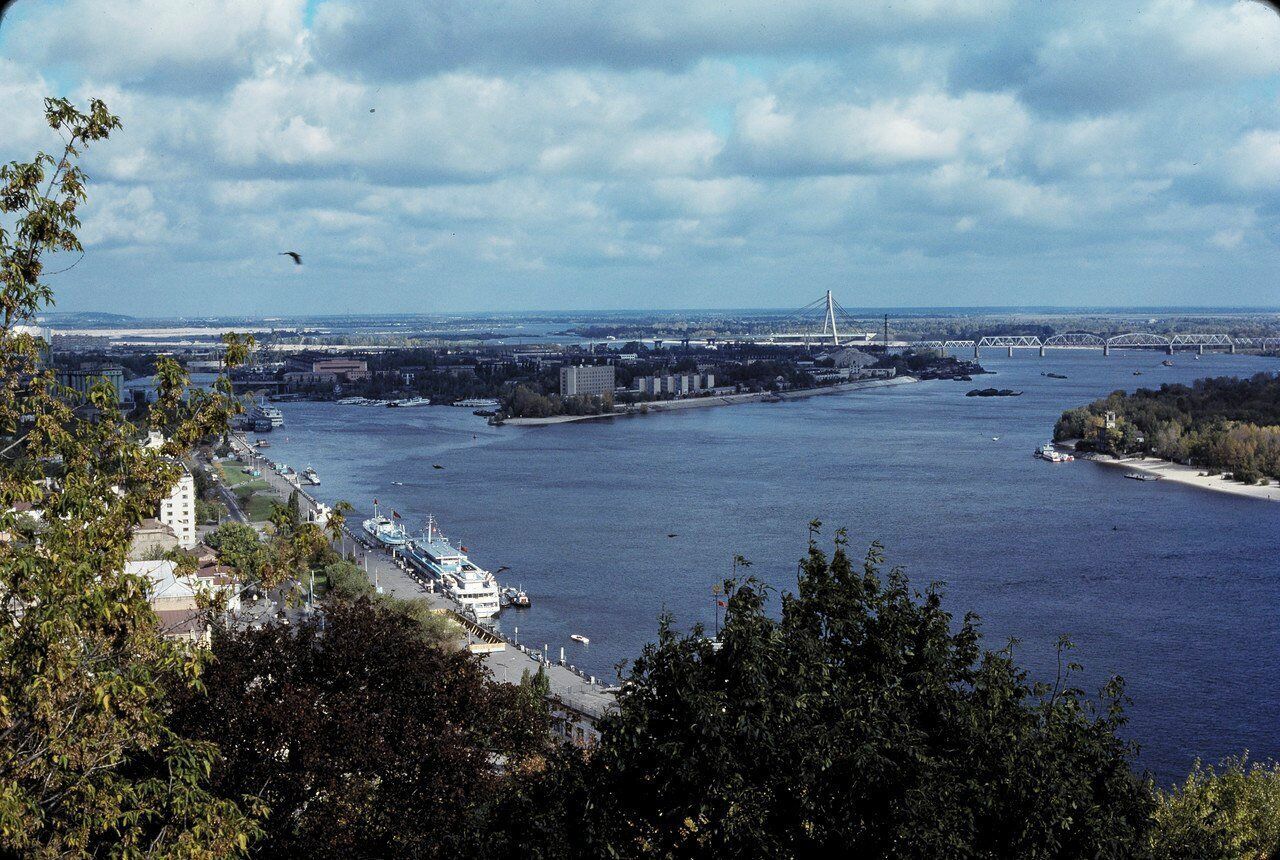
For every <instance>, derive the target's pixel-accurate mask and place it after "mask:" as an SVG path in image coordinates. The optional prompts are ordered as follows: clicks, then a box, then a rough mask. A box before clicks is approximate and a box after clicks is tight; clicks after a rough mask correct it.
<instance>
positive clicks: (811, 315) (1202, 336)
mask: <svg viewBox="0 0 1280 860" xmlns="http://www.w3.org/2000/svg"><path fill="white" fill-rule="evenodd" d="M779 328H780V331H777V332H774V333H770V334H765V335H754V336H750V337H745V338H734V339H735V340H747V341H753V342H755V343H761V344H776V345H778V346H820V345H824V344H825V345H831V346H841V345H850V346H851V345H855V344H856V345H863V346H881V347H885V346H887V347H888V348H890V349H895V348H896V349H905V348H909V349H917V350H920V349H934V350H939V351H941V352H942V353H943V354H946V353H947V352H961V351H963V352H972V354H973V356H974V357H975V358H978V357H980V356H981V355H982V351H983V350H984V349H986V350H991V349H1003V350H1005V351H1006V352H1007V354H1008V355H1009V356H1013V355H1014V350H1028V349H1034V350H1036V351H1037V352H1038V353H1039V354H1040V355H1042V356H1043V355H1045V353H1046V352H1047V351H1048V350H1051V349H1053V350H1057V349H1100V350H1102V354H1103V355H1110V354H1111V351H1112V350H1114V349H1154V350H1161V351H1163V352H1166V353H1168V354H1170V355H1172V354H1173V353H1174V352H1175V351H1177V350H1195V351H1196V352H1197V353H1199V354H1204V352H1205V351H1206V350H1222V351H1225V352H1230V353H1234V352H1235V351H1236V350H1237V349H1261V350H1270V349H1280V336H1276V337H1233V336H1230V335H1226V334H1221V333H1187V332H1178V333H1172V332H1170V333H1159V332H1145V331H1131V332H1124V333H1121V334H1112V335H1102V334H1094V333H1092V332H1066V333H1063V334H1055V335H1052V336H1050V337H1046V338H1041V337H1039V336H1037V335H990V336H986V337H980V338H976V339H973V340H896V341H894V340H888V333H889V327H888V323H887V321H886V323H885V325H884V328H883V330H881V331H876V330H875V329H876V328H878V326H876V325H875V324H874V323H871V324H868V323H866V322H859V321H858V320H857V319H856V318H855V317H854V316H853V315H852V314H850V313H849V312H848V311H846V310H845V309H844V308H843V307H842V306H841V305H840V303H839V302H838V301H836V299H835V297H834V296H833V295H832V293H831V291H830V290H828V291H827V293H826V295H824V296H821V297H819V298H817V299H815V300H813V301H812V302H810V303H809V304H807V305H805V306H804V307H802V308H800V309H799V310H797V311H795V312H794V313H793V314H791V315H790V316H788V317H786V318H784V319H783V320H782V322H781V323H780V325H779Z"/></svg>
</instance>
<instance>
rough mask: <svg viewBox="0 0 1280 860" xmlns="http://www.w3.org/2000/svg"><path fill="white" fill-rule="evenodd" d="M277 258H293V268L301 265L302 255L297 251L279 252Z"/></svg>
mask: <svg viewBox="0 0 1280 860" xmlns="http://www.w3.org/2000/svg"><path fill="white" fill-rule="evenodd" d="M279 256H281V257H291V258H293V263H294V265H295V266H301V265H302V255H301V254H299V253H298V252H297V251H281V252H280V255H279Z"/></svg>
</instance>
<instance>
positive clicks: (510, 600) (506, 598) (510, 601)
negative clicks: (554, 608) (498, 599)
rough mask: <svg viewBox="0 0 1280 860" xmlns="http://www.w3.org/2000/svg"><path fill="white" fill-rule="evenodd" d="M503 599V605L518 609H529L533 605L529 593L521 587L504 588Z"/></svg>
mask: <svg viewBox="0 0 1280 860" xmlns="http://www.w3.org/2000/svg"><path fill="white" fill-rule="evenodd" d="M502 601H503V602H502V605H503V606H512V607H515V608H516V609H528V608H529V607H530V606H532V605H533V602H532V601H530V600H529V595H528V594H526V593H525V592H524V591H523V590H522V589H519V588H504V589H502Z"/></svg>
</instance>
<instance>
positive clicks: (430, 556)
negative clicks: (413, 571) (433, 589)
mask: <svg viewBox="0 0 1280 860" xmlns="http://www.w3.org/2000/svg"><path fill="white" fill-rule="evenodd" d="M408 552H409V554H410V556H411V557H412V558H413V559H414V560H415V561H417V562H418V563H419V564H421V565H422V566H423V567H424V568H426V569H427V571H428V572H429V573H430V574H431V575H432V576H434V577H435V578H436V579H438V580H439V581H440V585H441V587H442V588H443V589H444V592H445V594H447V595H449V597H451V598H453V599H454V600H456V601H457V602H458V603H460V604H461V605H462V607H463V608H464V609H469V610H470V611H471V612H473V613H475V616H476V618H492V617H493V616H495V615H497V614H498V608H499V603H498V582H497V580H495V579H494V578H493V574H491V573H489V571H487V570H485V569H484V568H481V567H479V566H477V565H475V564H474V563H472V561H471V559H469V558H467V554H466V547H461V548H459V547H455V546H454V545H453V544H451V543H449V541H448V540H447V539H446V538H445V536H444V535H442V534H440V533H439V532H437V531H436V521H435V517H430V518H428V519H427V527H426V529H425V530H424V531H423V533H422V537H421V538H419V539H417V540H414V541H411V542H410V544H409V547H408Z"/></svg>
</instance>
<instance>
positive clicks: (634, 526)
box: [270, 352, 1280, 782]
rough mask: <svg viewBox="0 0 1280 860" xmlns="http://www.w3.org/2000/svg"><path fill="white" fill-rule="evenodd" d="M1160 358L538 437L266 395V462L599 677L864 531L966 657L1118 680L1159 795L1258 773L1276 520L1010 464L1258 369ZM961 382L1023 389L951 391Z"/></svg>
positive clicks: (1042, 466) (1019, 370)
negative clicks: (1072, 428)
mask: <svg viewBox="0 0 1280 860" xmlns="http://www.w3.org/2000/svg"><path fill="white" fill-rule="evenodd" d="M1162 358H1164V356H1163V355H1160V354H1157V353H1128V354H1125V353H1120V354H1116V355H1113V356H1111V357H1110V358H1104V357H1103V356H1102V355H1100V354H1098V353H1096V352H1059V353H1051V354H1050V355H1049V357H1047V358H1044V359H1040V358H1037V357H1036V356H1035V354H1034V353H1023V354H1020V355H1019V356H1018V357H1015V358H1012V359H1010V358H1007V357H1005V356H1004V355H1003V354H1000V355H999V356H994V355H993V356H985V355H984V356H983V359H982V361H983V364H984V366H985V367H987V368H988V369H989V370H994V371H996V372H997V374H998V375H996V376H990V377H985V378H975V381H974V383H964V382H949V381H940V382H924V383H920V384H918V385H905V386H899V387H895V388H887V389H880V390H871V391H863V392H853V393H848V394H841V395H832V396H822V397H813V398H810V399H807V400H800V401H795V402H789V403H778V404H768V403H755V404H746V405H740V406H732V407H723V408H711V409H694V410H687V411H684V412H679V413H667V414H663V415H650V416H646V417H636V418H627V419H617V420H612V421H598V422H582V423H575V424H562V425H557V426H551V427H539V428H519V427H499V428H491V427H488V426H486V425H485V423H484V421H483V419H480V418H476V417H474V416H473V415H471V413H470V410H466V409H454V408H450V407H429V408H418V409H385V408H359V407H352V406H337V405H335V404H322V403H289V404H282V405H281V408H282V409H283V411H284V414H285V418H286V422H287V423H286V425H285V426H284V427H283V428H282V429H280V430H277V431H276V432H275V433H273V434H271V441H272V446H273V447H272V449H271V451H270V453H271V455H272V457H273V458H274V459H276V460H282V461H284V462H287V463H289V464H291V465H293V466H295V467H297V468H299V469H300V468H302V467H303V466H306V465H308V464H310V465H313V466H315V468H316V469H317V470H318V471H319V472H320V475H321V478H322V480H323V484H322V486H320V487H317V488H314V489H315V490H316V491H318V492H317V495H318V496H319V497H320V498H322V499H325V500H328V501H333V500H336V499H346V500H348V501H350V502H351V503H352V504H354V505H355V506H356V508H357V510H358V511H360V512H361V514H364V513H365V512H367V511H369V510H370V507H371V504H372V500H373V499H374V498H377V499H379V500H380V501H381V503H382V505H383V509H384V511H385V510H386V509H390V508H393V509H395V510H396V511H398V512H399V513H400V514H401V515H402V516H403V517H404V520H405V522H406V523H409V524H411V525H412V527H413V528H414V529H416V528H417V527H418V526H419V525H420V524H421V523H423V522H424V521H425V519H426V517H427V515H428V514H434V515H435V517H436V519H437V520H438V521H439V522H440V523H441V524H442V525H443V528H444V530H445V533H446V534H447V535H448V536H449V537H450V538H452V539H454V540H455V542H460V543H462V544H464V545H466V546H467V547H468V549H469V550H470V553H471V556H472V558H473V559H474V560H475V561H476V562H478V563H479V564H481V565H482V566H484V567H487V568H489V569H490V570H496V569H497V568H499V567H501V566H503V565H505V566H508V567H509V568H510V570H509V571H506V572H504V573H502V574H501V576H500V577H499V578H500V580H501V581H502V583H503V584H504V585H517V584H518V585H521V586H523V587H524V588H525V589H526V590H527V591H528V592H529V593H530V595H531V596H532V598H533V604H534V605H533V608H531V609H528V610H507V611H506V612H504V614H503V616H502V618H501V620H500V624H501V626H502V627H503V628H504V629H505V630H506V631H507V632H508V633H511V632H514V628H517V627H518V628H519V629H518V637H519V640H520V641H521V642H522V643H528V644H532V645H535V646H541V645H543V644H544V643H545V644H546V645H548V646H549V650H550V653H551V655H552V656H557V655H558V653H559V649H560V648H561V647H564V648H565V649H566V654H567V656H568V658H569V660H570V662H573V663H575V664H576V665H578V666H580V667H582V668H584V669H586V670H587V671H589V672H592V673H594V674H596V675H597V676H601V677H607V678H612V677H614V675H615V668H614V667H615V664H617V663H619V661H622V660H626V659H630V658H632V657H634V656H635V655H636V654H638V653H639V651H640V648H641V646H642V645H643V644H644V643H645V642H647V641H650V640H651V639H653V638H654V636H655V630H656V624H657V617H658V615H659V613H660V612H662V611H663V610H664V609H669V610H671V611H672V612H674V613H675V615H676V618H677V622H678V623H679V624H681V625H687V624H690V623H692V622H695V621H702V622H705V623H706V624H707V625H708V627H710V626H713V625H714V623H715V611H716V610H715V602H714V597H713V596H712V593H711V589H712V586H713V584H715V583H717V582H719V581H721V580H723V579H724V578H725V577H726V576H728V575H729V574H730V572H731V560H732V558H733V556H734V554H741V555H744V556H746V557H747V558H749V559H750V560H751V561H752V562H753V566H752V567H751V573H752V574H754V575H755V576H757V577H761V578H763V579H764V580H766V581H767V582H768V583H769V584H771V585H772V586H774V587H776V588H778V589H787V588H790V587H793V586H794V583H795V574H796V562H797V560H798V559H799V558H800V556H801V555H802V554H803V552H804V549H805V546H806V538H807V523H808V522H809V521H810V520H811V519H814V518H818V519H820V520H822V522H823V523H824V526H823V536H824V540H826V539H829V538H830V536H831V534H832V532H833V531H834V530H835V529H836V528H837V527H840V526H843V527H846V528H847V529H848V530H849V534H850V537H851V543H852V544H853V548H854V549H855V551H857V552H859V553H860V552H861V548H863V547H864V546H865V545H867V544H869V543H870V542H871V541H873V540H879V541H881V542H882V543H884V544H885V546H886V547H887V550H888V554H889V560H890V563H891V564H900V565H903V566H905V567H906V569H907V571H908V573H909V574H910V575H911V577H912V579H913V582H914V583H915V584H917V585H919V586H920V587H923V586H925V585H926V584H928V583H929V582H930V581H935V580H940V581H943V582H945V583H946V593H947V597H946V605H947V606H948V608H949V609H950V610H951V611H952V613H953V614H954V615H955V616H956V617H957V618H958V617H959V616H961V615H962V614H963V613H964V612H965V611H967V610H973V611H975V612H977V613H978V614H979V615H980V616H981V617H982V628H983V630H984V633H985V636H986V642H987V645H988V646H989V647H1001V646H1003V645H1004V644H1005V643H1006V641H1007V640H1008V639H1009V637H1016V638H1017V639H1018V640H1020V643H1021V644H1020V645H1019V646H1018V648H1017V651H1016V656H1017V659H1018V660H1019V662H1020V663H1022V664H1023V665H1025V666H1027V667H1029V668H1030V669H1031V670H1032V672H1033V674H1034V675H1036V676H1037V677H1042V678H1049V677H1051V675H1050V672H1051V671H1052V667H1053V666H1054V665H1055V657H1054V643H1055V641H1056V640H1057V638H1058V636H1059V634H1067V635H1069V636H1070V637H1071V638H1072V640H1073V641H1074V642H1075V645H1076V650H1075V653H1074V657H1075V659H1077V660H1079V661H1080V662H1082V663H1084V664H1085V666H1086V674H1085V676H1084V678H1082V679H1080V680H1081V681H1082V682H1083V684H1084V686H1085V687H1086V688H1087V689H1090V690H1094V689H1096V687H1097V685H1098V683H1099V682H1100V681H1101V680H1102V679H1103V678H1105V677H1106V676H1107V675H1110V674H1112V673H1116V674H1120V675H1123V676H1124V678H1125V679H1126V680H1127V682H1128V691H1129V695H1130V696H1131V697H1132V700H1133V703H1132V706H1131V708H1130V711H1129V713H1130V716H1131V723H1130V726H1129V729H1128V731H1129V734H1130V736H1131V737H1133V738H1134V739H1135V740H1137V741H1138V742H1139V743H1140V744H1141V754H1140V764H1141V766H1143V767H1145V768H1147V769H1149V770H1150V771H1151V772H1152V773H1153V774H1154V775H1155V776H1156V777H1157V778H1158V779H1159V780H1160V781H1161V782H1168V781H1171V780H1174V779H1177V778H1179V777H1180V776H1182V775H1183V774H1185V773H1186V771H1187V770H1188V768H1189V767H1190V766H1191V763H1192V761H1193V760H1194V759H1195V758H1196V757H1197V756H1198V757H1201V758H1203V759H1205V760H1207V761H1216V760H1217V759H1219V758H1221V757H1223V756H1226V755H1230V754H1236V753H1240V752H1242V751H1244V750H1246V749H1247V750H1249V751H1250V754H1251V755H1252V756H1253V757H1254V758H1255V759H1257V758H1280V712H1278V706H1280V686H1277V685H1276V683H1275V679H1276V677H1277V676H1280V614H1278V612H1277V608H1278V607H1280V504H1272V503H1269V502H1264V501H1258V500H1251V499H1243V498H1238V497H1234V496H1230V495H1226V494H1222V493H1215V492H1210V491H1206V490H1198V489H1194V488H1185V487H1179V486H1176V485H1172V484H1170V483H1168V482H1165V483H1142V482H1138V481H1130V480H1125V478H1124V476H1123V470H1120V469H1116V468H1114V467H1105V466H1099V465H1096V464H1093V463H1088V462H1075V463H1068V464H1061V465H1053V464H1049V463H1046V462H1043V461H1040V460H1036V459H1033V458H1032V456H1031V454H1032V451H1033V449H1034V448H1035V447H1036V446H1037V445H1039V444H1040V443H1042V442H1044V441H1045V440H1046V439H1047V438H1048V437H1049V436H1050V434H1051V431H1052V428H1053V424H1054V421H1055V420H1056V419H1057V417H1058V415H1059V414H1060V412H1061V411H1062V410H1063V409H1065V408H1068V407H1071V406H1075V405H1079V404H1084V403H1086V402H1088V401H1090V400H1092V399H1094V398H1096V397H1099V396H1102V395H1105V394H1106V393H1108V392H1110V391H1113V390H1116V389H1121V388H1124V389H1132V388H1135V387H1137V386H1138V385H1145V386H1154V385H1157V384H1159V383H1161V382H1166V381H1177V382H1190V381H1192V380H1193V379H1196V378H1198V377H1201V376H1210V375H1225V374H1233V375H1243V374H1251V373H1254V372H1257V371H1260V370H1266V369H1272V370H1274V369H1277V368H1280V362H1277V361H1275V360H1270V359H1263V358H1258V357H1250V356H1228V355H1207V356H1205V357H1204V359H1203V360H1194V359H1193V358H1192V356H1190V355H1181V354H1180V355H1178V356H1177V357H1176V358H1175V366H1174V367H1171V368H1165V367H1161V365H1160V361H1161V359H1162ZM1135 369H1141V370H1142V371H1143V375H1142V376H1141V377H1138V376H1134V375H1133V371H1134V370H1135ZM1046 371H1047V372H1057V373H1062V374H1065V375H1066V376H1067V377H1068V378H1067V379H1050V378H1048V377H1045V376H1043V375H1042V373H1043V372H1046ZM986 385H995V386H997V387H1006V388H1014V389H1021V390H1023V391H1024V392H1025V394H1024V395H1023V396H1022V397H1016V398H974V397H968V398H967V397H965V396H964V392H965V391H966V390H968V389H969V388H972V387H975V386H986ZM993 437H999V439H998V440H996V439H995V438H993ZM433 464H439V465H441V466H443V467H444V468H443V469H435V468H433ZM397 482H399V483H397ZM1278 495H1280V493H1278ZM670 535H675V537H670ZM775 608H776V603H775ZM571 633H582V634H584V635H586V636H588V637H590V640H591V644H590V645H589V646H581V645H578V644H576V643H574V642H572V641H570V639H569V635H570V634H571Z"/></svg>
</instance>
